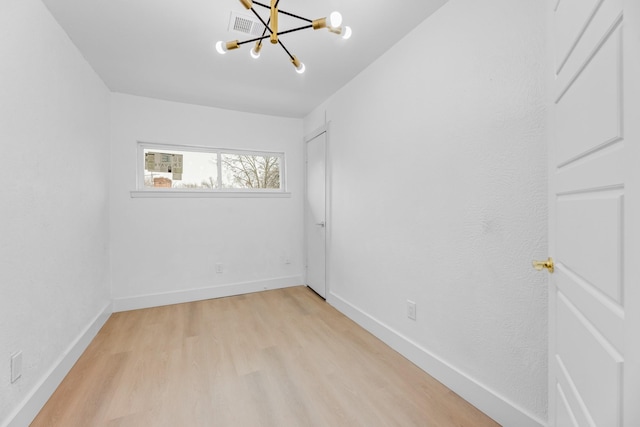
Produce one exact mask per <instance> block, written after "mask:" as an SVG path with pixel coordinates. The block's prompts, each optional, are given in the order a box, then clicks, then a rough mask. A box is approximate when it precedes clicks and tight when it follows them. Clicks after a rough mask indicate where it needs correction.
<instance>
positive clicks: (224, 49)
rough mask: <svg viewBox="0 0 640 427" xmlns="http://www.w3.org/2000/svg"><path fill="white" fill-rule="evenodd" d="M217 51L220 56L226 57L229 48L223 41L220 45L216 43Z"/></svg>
mask: <svg viewBox="0 0 640 427" xmlns="http://www.w3.org/2000/svg"><path fill="white" fill-rule="evenodd" d="M216 50H217V51H218V53H219V54H220V55H224V54H225V53H227V46H226V45H225V43H224V42H223V41H219V42H218V43H216Z"/></svg>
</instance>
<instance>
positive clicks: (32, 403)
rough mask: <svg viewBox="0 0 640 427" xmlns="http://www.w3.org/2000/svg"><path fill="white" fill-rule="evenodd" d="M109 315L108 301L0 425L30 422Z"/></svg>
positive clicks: (12, 426) (11, 426)
mask: <svg viewBox="0 0 640 427" xmlns="http://www.w3.org/2000/svg"><path fill="white" fill-rule="evenodd" d="M110 315H111V303H110V302H109V303H108V304H106V305H105V306H104V308H103V309H102V310H100V312H99V313H98V315H97V316H96V317H95V318H94V319H93V320H92V321H91V322H90V323H89V324H88V325H87V327H86V328H85V329H84V330H83V331H82V332H81V333H80V335H78V337H77V338H76V339H75V340H74V341H73V342H72V343H71V345H70V346H69V347H68V348H67V350H66V351H65V352H63V353H62V355H60V357H59V358H58V359H57V360H56V361H55V363H54V364H53V366H52V367H51V369H49V371H48V372H47V373H46V374H45V375H44V376H43V378H42V380H41V381H40V382H39V383H38V384H37V385H36V386H35V387H34V388H33V390H32V391H31V392H30V393H29V394H28V395H27V397H26V398H25V399H24V400H23V402H22V403H21V404H20V405H19V406H18V407H17V408H16V409H15V410H14V411H13V413H11V415H9V417H8V418H7V420H6V421H5V423H4V424H3V425H2V426H3V427H24V426H28V425H29V424H31V422H32V421H33V419H34V418H35V417H36V416H37V415H38V413H39V412H40V410H41V409H42V407H43V406H44V404H45V403H47V401H48V400H49V398H50V397H51V395H52V394H53V392H54V391H56V388H58V386H59V385H60V383H61V382H62V380H63V379H64V377H65V376H66V375H67V374H68V373H69V371H70V370H71V368H72V367H73V365H74V364H75V363H76V362H77V361H78V359H79V358H80V356H82V353H84V351H85V350H86V349H87V347H88V346H89V344H90V343H91V341H92V340H93V338H94V337H95V336H96V335H97V334H98V331H99V330H100V328H102V326H103V325H104V324H105V323H106V321H107V319H109V316H110Z"/></svg>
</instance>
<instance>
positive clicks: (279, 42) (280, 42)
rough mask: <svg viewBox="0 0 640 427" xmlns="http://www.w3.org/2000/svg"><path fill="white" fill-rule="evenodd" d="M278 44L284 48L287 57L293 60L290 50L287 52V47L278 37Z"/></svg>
mask: <svg viewBox="0 0 640 427" xmlns="http://www.w3.org/2000/svg"><path fill="white" fill-rule="evenodd" d="M278 44H279V45H280V46H282V48H283V49H284V51H285V52H287V55H289V58H291V60H292V61H293V60H294V59H295V58H294V57H293V55H291V52H289V49H287V48H286V47H285V46H284V44H282V41H281V40H280V39H278Z"/></svg>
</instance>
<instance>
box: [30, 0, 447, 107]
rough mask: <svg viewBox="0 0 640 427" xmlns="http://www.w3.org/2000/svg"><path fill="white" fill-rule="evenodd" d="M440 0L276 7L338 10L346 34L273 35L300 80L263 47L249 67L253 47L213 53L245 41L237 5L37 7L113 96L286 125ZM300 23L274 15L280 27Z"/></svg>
mask: <svg viewBox="0 0 640 427" xmlns="http://www.w3.org/2000/svg"><path fill="white" fill-rule="evenodd" d="M446 1H447V0H396V1H383V0H369V1H362V0H343V1H339V0H323V1H320V0H315V1H312V0H295V1H294V0H281V1H280V4H279V8H280V9H281V10H285V11H287V12H291V13H294V14H296V15H299V16H303V17H305V18H308V19H316V18H321V17H325V16H328V15H329V14H330V13H331V12H332V11H333V10H338V11H340V12H341V13H342V15H343V17H344V25H348V26H350V27H351V28H352V29H353V36H352V37H351V39H349V40H342V39H341V38H340V37H339V36H336V35H334V34H331V33H329V32H328V31H327V30H326V29H324V30H319V31H313V30H311V29H308V30H303V31H300V32H296V33H292V34H289V35H284V36H282V37H281V40H282V41H283V43H284V44H285V46H286V47H287V48H288V49H289V51H291V53H292V54H294V55H296V56H297V57H298V58H299V59H300V60H301V61H302V62H304V63H305V65H306V72H305V73H304V74H301V75H299V74H297V73H296V72H295V69H294V67H293V65H292V64H291V62H290V61H289V58H288V56H287V55H286V54H285V52H284V51H283V50H282V48H280V47H279V46H276V45H271V44H270V43H266V44H265V45H264V47H263V49H262V55H261V57H260V58H259V59H258V60H254V59H252V58H251V57H250V56H249V50H250V49H251V46H252V44H247V45H243V46H241V48H240V49H238V50H235V51H231V52H228V53H227V54H225V55H219V54H218V53H216V51H215V48H214V44H215V42H216V41H218V40H225V41H228V40H235V39H239V40H240V41H242V40H246V39H248V38H251V37H249V36H245V35H243V34H238V33H235V32H230V31H228V24H229V17H230V14H231V11H238V12H240V13H244V14H247V13H248V14H252V13H251V11H247V10H246V9H245V8H244V7H243V6H242V4H241V3H240V1H239V0H43V2H44V3H45V5H46V6H47V7H48V8H49V10H50V11H51V13H52V14H53V16H54V17H55V18H56V19H57V21H58V22H59V23H60V25H62V27H63V28H64V29H65V31H66V32H67V33H68V34H69V37H70V38H71V39H72V40H73V42H74V43H75V45H76V46H77V47H78V48H79V49H80V51H81V52H82V54H83V55H84V57H85V58H86V59H87V61H88V62H89V63H90V64H91V65H92V66H93V68H94V69H95V71H96V72H97V73H98V74H99V75H100V77H101V78H102V79H103V80H104V82H105V83H106V85H107V86H108V87H109V89H111V90H112V91H114V92H122V93H128V94H133V95H141V96H146V97H151V98H158V99H165V100H171V101H178V102H186V103H191V104H199V105H208V106H213V107H222V108H228V109H234V110H241V111H247V112H255V113H262V114H272V115H280V116H288V117H303V116H305V115H306V114H307V113H308V112H310V111H311V110H312V109H313V108H315V107H316V106H317V105H319V104H320V103H321V102H322V101H324V100H325V99H327V98H328V97H329V96H330V95H331V94H333V93H334V92H335V91H336V90H338V89H339V88H340V87H342V86H343V85H344V84H346V83H347V82H348V81H349V80H351V79H352V78H353V77H354V76H355V75H357V74H358V73H360V72H361V71H362V70H363V69H364V68H366V67H367V66H368V65H369V64H371V62H373V61H374V60H375V59H376V58H378V57H379V56H380V55H381V54H382V53H384V52H385V51H386V50H388V49H389V48H390V47H391V46H392V45H393V44H395V43H396V42H398V40H400V39H401V38H402V37H403V36H404V35H405V34H407V33H408V32H409V31H411V30H412V29H413V28H415V26H416V25H418V24H419V23H420V22H422V21H423V20H424V19H426V18H427V17H428V16H430V15H431V14H432V13H433V12H435V11H436V10H437V9H438V8H439V7H440V6H442V5H443V4H444V3H445V2H446ZM261 3H266V4H269V0H262V1H261ZM254 8H255V9H256V11H257V12H258V13H260V15H261V16H263V17H264V18H265V20H266V18H267V17H268V10H267V9H264V8H261V7H259V6H254ZM300 24H302V25H304V22H302V21H298V20H293V19H292V18H286V17H281V18H280V26H279V28H280V31H283V30H285V29H289V28H293V27H297V26H300ZM373 89H374V88H372V90H373Z"/></svg>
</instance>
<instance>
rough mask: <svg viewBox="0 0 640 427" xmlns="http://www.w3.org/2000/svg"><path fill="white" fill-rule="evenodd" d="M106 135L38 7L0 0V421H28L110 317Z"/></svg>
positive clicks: (91, 80) (61, 36)
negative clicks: (13, 366)
mask: <svg viewBox="0 0 640 427" xmlns="http://www.w3.org/2000/svg"><path fill="white" fill-rule="evenodd" d="M108 132H109V93H108V91H107V89H106V87H105V86H104V84H103V83H102V81H101V80H100V79H99V78H98V77H97V75H96V74H95V73H94V72H93V70H92V69H91V68H90V67H89V66H88V65H87V63H86V62H85V61H84V59H83V58H82V56H81V55H80V53H79V52H78V51H77V49H76V48H75V46H74V45H73V44H72V43H71V41H70V40H69V39H68V37H67V35H66V34H65V33H64V31H63V30H62V29H61V28H60V27H59V25H58V24H57V23H56V22H55V21H54V19H53V18H52V16H51V15H50V14H49V12H48V11H47V9H46V8H45V7H44V5H43V4H42V2H40V1H39V0H3V1H1V2H0V144H1V147H2V149H1V150H0V153H1V157H2V166H1V167H0V182H1V183H2V185H1V186H0V200H1V202H0V236H1V237H0V272H2V277H1V278H0V280H1V283H0V425H4V423H6V422H8V421H9V420H10V419H14V416H15V425H26V424H27V423H28V422H29V421H30V419H29V416H30V415H35V413H33V411H34V410H35V411H36V412H37V410H38V409H39V408H38V407H37V406H38V402H39V403H44V402H43V401H42V399H46V398H47V397H48V395H47V392H48V391H51V390H52V387H55V386H56V385H57V381H59V380H60V379H61V374H62V375H64V374H65V373H66V371H65V369H66V367H67V365H69V364H70V363H73V361H74V357H77V355H78V354H79V352H80V351H82V349H83V347H82V346H83V345H84V344H86V343H87V342H88V340H89V339H90V338H91V336H92V335H91V334H92V333H95V330H96V327H99V326H100V322H101V321H103V320H104V319H105V318H106V315H108V313H109V307H110V295H109V258H108V248H107V245H108V226H109V222H108V208H107V207H108V174H109V168H108V162H109V156H108V155H109V146H108V144H109V138H108ZM20 350H21V351H22V352H23V374H22V378H20V379H19V380H18V381H17V382H16V383H14V384H11V383H10V369H9V358H10V355H11V354H12V353H13V352H16V351H20ZM65 364H66V365H65ZM61 365H65V366H62V367H61ZM38 399H40V400H38ZM25 405H26V406H29V405H35V408H34V407H32V408H31V409H30V410H29V409H26V410H25ZM21 411H22V412H21ZM21 414H22V415H21Z"/></svg>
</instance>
